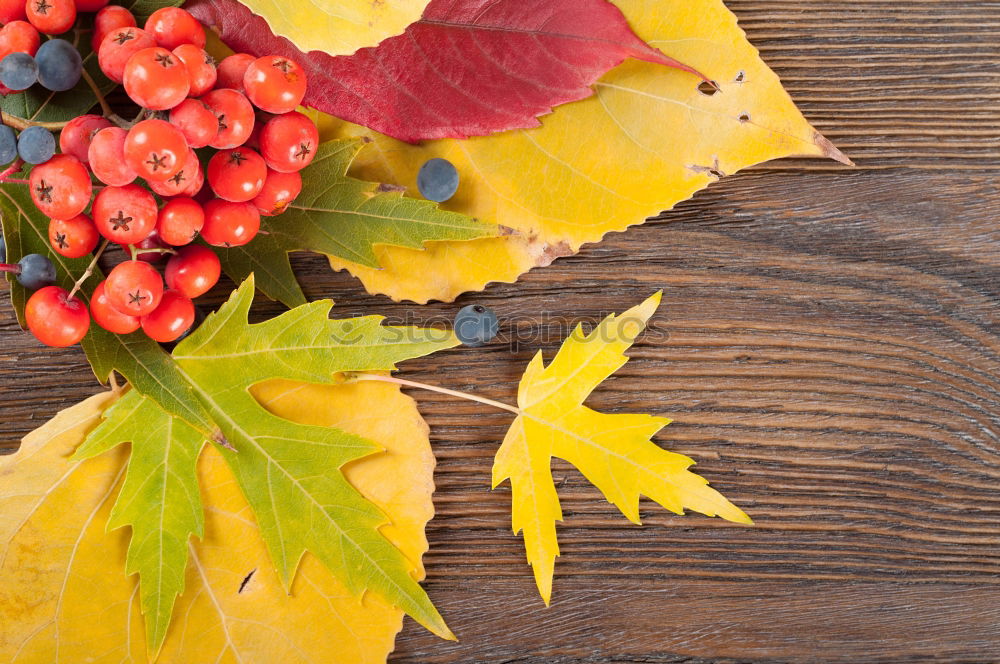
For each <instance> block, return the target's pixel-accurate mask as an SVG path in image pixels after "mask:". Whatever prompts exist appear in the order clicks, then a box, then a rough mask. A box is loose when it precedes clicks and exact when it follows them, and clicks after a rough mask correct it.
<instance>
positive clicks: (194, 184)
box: [180, 163, 205, 198]
mask: <svg viewBox="0 0 1000 664" xmlns="http://www.w3.org/2000/svg"><path fill="white" fill-rule="evenodd" d="M188 182H189V184H188V186H187V187H186V188H185V189H184V191H182V192H180V195H181V196H190V197H192V198H193V197H194V196H196V195H198V194H199V193H200V192H201V190H202V188H203V187H204V185H205V172H204V171H203V170H202V169H201V164H200V163H199V164H198V170H197V171H196V172H195V174H194V177H193V178H191V179H190V180H189V181H188Z"/></svg>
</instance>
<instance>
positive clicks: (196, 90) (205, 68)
mask: <svg viewBox="0 0 1000 664" xmlns="http://www.w3.org/2000/svg"><path fill="white" fill-rule="evenodd" d="M174 55H176V56H177V57H178V58H180V60H181V62H183V63H184V68H185V69H186V70H187V75H188V82H189V83H190V84H191V92H189V93H188V94H189V95H191V96H192V97H200V96H201V95H203V94H205V93H206V92H208V91H209V90H211V89H212V86H214V85H215V80H216V71H215V58H213V57H212V56H210V55H209V54H208V53H206V52H205V51H204V50H203V49H200V48H198V47H197V46H195V45H194V44H181V45H180V46H178V47H177V48H175V49H174Z"/></svg>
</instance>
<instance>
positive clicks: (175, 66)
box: [123, 47, 191, 111]
mask: <svg viewBox="0 0 1000 664" xmlns="http://www.w3.org/2000/svg"><path fill="white" fill-rule="evenodd" d="M123 82H124V83H125V92H126V93H127V94H128V96H129V97H130V98H131V99H132V101H134V102H135V103H137V104H139V105H140V106H142V107H144V108H148V109H150V110H153V111H166V110H168V109H171V108H173V107H174V106H176V105H177V104H179V103H181V102H182V101H184V99H185V98H187V96H188V91H189V90H190V89H191V83H190V82H189V81H188V74H187V67H185V66H184V63H183V62H181V59H180V58H178V57H177V56H176V55H174V54H173V53H171V52H170V51H168V50H167V49H165V48H159V47H153V48H144V49H143V50H141V51H139V52H138V53H136V54H135V55H133V56H132V57H131V58H129V59H128V63H127V64H126V65H125V74H124V77H123Z"/></svg>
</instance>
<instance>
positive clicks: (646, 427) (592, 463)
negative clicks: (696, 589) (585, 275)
mask: <svg viewBox="0 0 1000 664" xmlns="http://www.w3.org/2000/svg"><path fill="white" fill-rule="evenodd" d="M659 304H660V294H659V293H657V294H656V295H653V296H652V297H650V298H649V299H648V300H646V301H645V302H643V303H642V304H640V305H639V306H637V307H633V308H632V309H629V310H628V311H626V312H625V313H623V314H621V315H620V316H615V315H614V314H612V315H611V316H608V317H607V318H605V319H604V320H603V321H602V322H601V324H600V325H598V326H597V327H596V328H595V329H594V330H593V331H592V332H591V333H590V334H588V335H585V334H584V333H583V327H582V326H578V327H577V328H576V330H574V332H573V334H572V335H571V336H570V337H569V338H568V339H566V341H564V342H563V345H562V347H561V348H560V349H559V353H558V354H557V355H556V357H555V359H553V360H552V362H550V363H549V365H548V366H545V365H544V363H543V361H542V354H541V352H539V353H538V354H537V355H535V357H534V358H533V359H532V360H531V363H530V364H529V365H528V368H527V370H526V371H525V372H524V376H523V377H522V378H521V383H520V386H519V388H518V394H517V405H518V408H519V409H520V412H521V414H520V415H518V417H517V419H516V420H514V423H513V424H512V425H511V427H510V430H509V431H508V432H507V436H506V437H505V438H504V441H503V444H502V445H501V446H500V449H499V451H498V452H497V455H496V460H495V462H494V464H493V486H494V488H496V487H497V486H498V485H499V484H500V483H502V482H503V481H504V480H508V479H509V480H510V486H511V492H512V515H513V518H512V523H513V527H514V532H515V533H518V532H521V533H523V537H524V544H525V548H526V549H527V553H528V562H529V563H531V566H532V570H533V571H534V575H535V583H536V584H537V585H538V590H539V592H540V593H541V595H542V598H543V599H544V600H545V603H546V604H548V603H549V600H550V599H551V596H552V575H553V570H554V565H555V559H556V557H557V556H558V555H559V544H558V542H557V540H556V521H561V520H562V511H561V510H560V508H559V497H558V496H557V495H556V489H555V484H554V482H553V481H552V472H551V470H550V465H551V463H552V457H557V458H559V459H563V460H564V461H568V462H569V463H571V464H573V465H574V466H576V467H577V468H578V469H579V470H580V472H581V473H583V475H584V476H585V477H586V478H587V479H588V480H589V481H590V482H591V483H592V484H593V485H594V486H596V487H597V488H598V489H600V490H601V492H602V493H603V494H604V497H605V498H607V499H608V502H610V503H612V504H614V505H615V506H616V507H618V509H619V510H621V512H622V514H624V515H625V516H626V517H627V518H628V519H629V520H630V521H632V522H633V523H639V498H640V496H647V497H649V498H652V499H653V500H655V501H656V502H657V503H659V504H660V505H662V506H663V507H665V508H666V509H668V510H670V511H671V512H675V513H677V514H683V513H684V510H685V509H689V510H694V511H696V512H700V513H702V514H705V515H707V516H720V517H722V518H724V519H727V520H729V521H736V522H739V523H750V518H749V517H748V516H747V515H746V514H744V513H743V511H742V510H740V509H739V508H738V507H736V506H735V505H733V504H732V503H731V502H729V501H728V500H727V499H726V498H725V497H723V496H722V494H720V493H719V492H718V491H716V490H715V489H712V488H710V487H709V486H708V481H707V480H706V479H704V478H703V477H701V476H699V475H695V474H694V473H692V472H690V471H689V470H688V467H689V466H691V465H692V464H694V461H693V460H691V459H689V458H688V457H686V456H684V455H682V454H676V453H674V452H668V451H667V450H664V449H663V448H661V447H659V446H658V445H656V444H655V443H653V442H652V440H651V438H652V437H653V436H654V435H655V434H656V433H657V432H658V431H659V430H660V429H662V428H663V427H665V426H666V425H667V424H669V423H670V420H668V419H667V418H665V417H653V416H651V415H609V414H606V413H599V412H597V411H595V410H591V409H590V408H588V407H586V406H584V405H583V402H584V400H585V399H586V398H587V397H588V396H589V395H590V393H591V392H593V391H594V389H595V388H596V387H597V386H598V385H600V384H601V383H602V382H603V381H604V380H605V379H607V378H608V376H610V375H611V374H613V373H614V372H615V371H617V370H618V369H619V368H621V367H622V366H623V365H624V364H625V363H626V362H628V357H626V356H625V354H624V353H625V351H626V350H627V349H628V348H629V346H631V345H632V343H633V342H634V341H635V339H636V337H638V336H639V334H640V333H641V332H642V331H643V330H644V329H645V328H646V322H647V321H648V320H649V318H650V316H652V315H653V312H655V311H656V308H657V306H659Z"/></svg>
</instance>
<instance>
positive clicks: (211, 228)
mask: <svg viewBox="0 0 1000 664" xmlns="http://www.w3.org/2000/svg"><path fill="white" fill-rule="evenodd" d="M259 230H260V212H258V211H257V208H256V207H254V206H253V205H251V204H250V203H231V202H229V201H224V200H221V199H218V198H216V199H214V200H211V201H209V202H207V203H205V225H204V226H203V227H202V229H201V237H202V238H203V239H204V240H205V242H208V243H209V244H211V245H214V246H216V247H240V246H243V245H244V244H246V243H247V242H249V241H250V240H252V239H254V237H255V236H256V235H257V231H259Z"/></svg>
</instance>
